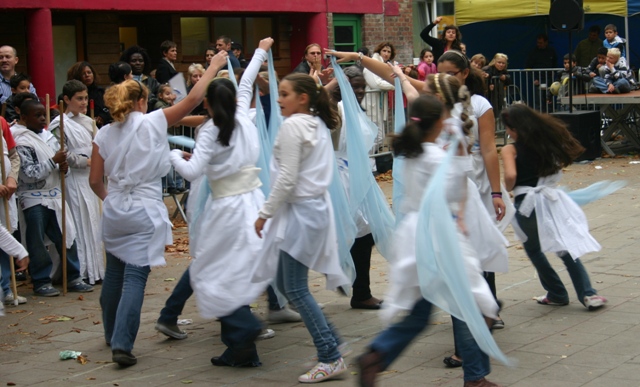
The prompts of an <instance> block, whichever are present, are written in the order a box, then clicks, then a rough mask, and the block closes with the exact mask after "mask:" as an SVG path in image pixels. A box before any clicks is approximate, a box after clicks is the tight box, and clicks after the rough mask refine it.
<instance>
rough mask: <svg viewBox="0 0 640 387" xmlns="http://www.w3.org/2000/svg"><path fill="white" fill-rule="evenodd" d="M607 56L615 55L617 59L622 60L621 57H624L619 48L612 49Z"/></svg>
mask: <svg viewBox="0 0 640 387" xmlns="http://www.w3.org/2000/svg"><path fill="white" fill-rule="evenodd" d="M607 55H613V56H615V57H616V58H618V59H620V56H621V55H622V53H621V52H620V49H619V48H615V47H614V48H610V49H609V50H608V51H607Z"/></svg>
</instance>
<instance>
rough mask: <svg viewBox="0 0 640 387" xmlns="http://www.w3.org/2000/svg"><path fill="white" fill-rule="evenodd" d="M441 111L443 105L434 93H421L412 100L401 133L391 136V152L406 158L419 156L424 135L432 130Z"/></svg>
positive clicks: (440, 115)
mask: <svg viewBox="0 0 640 387" xmlns="http://www.w3.org/2000/svg"><path fill="white" fill-rule="evenodd" d="M443 111H444V105H443V104H442V102H440V100H439V99H438V98H437V97H436V96H435V95H421V96H420V97H418V98H417V99H416V100H415V101H413V104H411V108H410V109H409V121H408V123H407V125H406V126H405V127H404V129H402V133H400V134H399V135H394V136H393V140H392V143H391V145H392V147H393V154H394V155H395V156H404V157H406V158H408V159H412V158H416V157H418V156H420V155H421V154H422V152H423V150H422V142H423V139H424V137H425V136H426V135H427V134H429V132H431V131H432V130H433V128H434V127H435V124H436V122H438V120H439V119H440V117H442V112H443Z"/></svg>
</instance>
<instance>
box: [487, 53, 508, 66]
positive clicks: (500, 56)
mask: <svg viewBox="0 0 640 387" xmlns="http://www.w3.org/2000/svg"><path fill="white" fill-rule="evenodd" d="M498 59H504V61H505V62H506V63H507V66H508V65H509V57H508V56H507V55H506V54H501V53H497V54H495V55H494V56H493V59H491V62H489V66H493V65H494V64H496V60H498ZM505 69H506V67H505Z"/></svg>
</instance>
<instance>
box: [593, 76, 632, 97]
mask: <svg viewBox="0 0 640 387" xmlns="http://www.w3.org/2000/svg"><path fill="white" fill-rule="evenodd" d="M612 83H613V87H617V88H618V90H620V92H621V93H629V92H630V91H631V85H630V84H629V81H627V80H626V79H624V78H620V79H616V80H615V81H613V82H612ZM593 86H595V87H597V88H598V90H600V91H601V92H603V93H608V89H607V88H608V87H609V84H608V83H607V82H606V81H605V80H604V78H602V77H599V76H597V77H595V78H593Z"/></svg>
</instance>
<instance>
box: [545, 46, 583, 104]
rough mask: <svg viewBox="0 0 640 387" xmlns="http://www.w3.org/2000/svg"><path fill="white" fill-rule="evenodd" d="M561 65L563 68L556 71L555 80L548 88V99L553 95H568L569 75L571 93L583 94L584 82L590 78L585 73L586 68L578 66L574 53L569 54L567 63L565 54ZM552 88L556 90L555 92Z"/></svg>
mask: <svg viewBox="0 0 640 387" xmlns="http://www.w3.org/2000/svg"><path fill="white" fill-rule="evenodd" d="M563 66H564V69H563V70H558V71H557V72H556V76H555V80H554V82H553V83H552V84H551V87H550V88H549V91H548V94H547V98H548V99H549V100H551V99H552V98H553V95H559V96H567V95H569V75H571V76H572V83H573V95H576V94H583V93H584V85H585V82H589V81H590V80H591V77H589V74H588V73H587V71H588V70H587V69H584V68H582V67H580V66H578V63H577V61H576V57H575V55H571V63H569V54H565V56H564V59H563ZM554 90H556V92H555V94H554Z"/></svg>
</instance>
